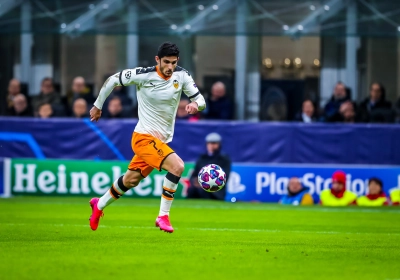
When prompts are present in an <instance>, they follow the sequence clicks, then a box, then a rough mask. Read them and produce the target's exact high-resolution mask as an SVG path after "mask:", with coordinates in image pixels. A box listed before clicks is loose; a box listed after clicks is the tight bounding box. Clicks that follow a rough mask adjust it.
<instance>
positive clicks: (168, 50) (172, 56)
mask: <svg viewBox="0 0 400 280" xmlns="http://www.w3.org/2000/svg"><path fill="white" fill-rule="evenodd" d="M178 60H179V49H178V46H177V45H175V44H173V43H171V42H165V43H162V44H161V46H160V47H159V48H158V52H157V55H156V61H157V66H158V69H159V70H160V71H161V73H162V74H163V75H164V76H166V77H170V76H171V75H172V73H173V72H174V70H175V68H176V66H177V65H178Z"/></svg>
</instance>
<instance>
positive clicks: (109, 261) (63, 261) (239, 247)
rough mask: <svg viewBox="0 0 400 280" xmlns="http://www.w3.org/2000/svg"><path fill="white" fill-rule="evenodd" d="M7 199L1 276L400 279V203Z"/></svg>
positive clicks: (0, 219) (0, 203) (0, 222)
mask: <svg viewBox="0 0 400 280" xmlns="http://www.w3.org/2000/svg"><path fill="white" fill-rule="evenodd" d="M88 201H89V199H88V198H72V197H66V198H59V197H58V198H55V197H46V198H45V197H40V198H39V197H16V198H11V199H0V279H68V280H71V279H72V280H78V279H96V280H99V279H108V280H109V279H174V280H175V279H207V280H212V279H392V280H394V279H400V208H394V207H391V208H390V207H387V208H379V209H368V208H356V207H349V208H340V209H339V208H323V207H319V206H314V207H286V206H279V205H274V204H245V203H235V204H232V203H224V202H214V201H188V200H176V201H174V204H173V208H172V211H171V221H172V224H173V226H174V227H175V232H174V233H173V234H168V233H164V232H161V231H160V230H158V229H157V228H155V227H154V221H155V218H156V216H157V214H158V207H159V200H158V199H157V200H155V199H132V198H125V199H124V198H122V199H121V200H119V201H118V202H116V203H114V204H113V205H111V206H109V207H108V208H107V209H106V211H105V217H104V218H103V219H102V220H101V223H100V227H99V229H98V230H97V231H96V232H93V231H91V230H90V228H89V224H88V218H89V215H90V207H89V203H88Z"/></svg>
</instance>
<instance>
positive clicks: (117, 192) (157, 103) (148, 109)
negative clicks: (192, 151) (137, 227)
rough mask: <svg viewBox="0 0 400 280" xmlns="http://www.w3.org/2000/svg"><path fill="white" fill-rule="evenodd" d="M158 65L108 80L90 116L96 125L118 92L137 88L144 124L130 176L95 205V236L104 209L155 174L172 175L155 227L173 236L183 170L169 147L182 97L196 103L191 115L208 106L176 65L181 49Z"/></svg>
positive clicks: (163, 54)
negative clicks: (175, 202)
mask: <svg viewBox="0 0 400 280" xmlns="http://www.w3.org/2000/svg"><path fill="white" fill-rule="evenodd" d="M155 59H156V62H157V66H153V67H147V68H142V67H138V68H134V69H127V70H123V71H121V72H120V73H117V74H114V75H113V76H111V77H109V78H108V79H107V80H106V81H105V83H104V85H103V87H102V89H101V91H100V94H99V96H98V97H97V100H96V101H95V103H94V106H93V108H92V109H91V110H90V119H91V121H98V120H99V119H100V117H101V110H102V107H103V104H104V101H105V100H106V98H107V97H108V96H109V94H110V92H111V91H112V90H113V88H114V87H116V86H129V85H136V88H137V99H138V111H139V122H138V124H137V125H136V128H135V131H134V133H133V135H132V142H131V143H132V149H133V151H134V153H135V156H134V157H133V158H132V160H131V162H130V163H129V166H128V170H127V171H126V173H125V174H124V175H123V176H121V177H120V178H119V179H117V180H116V181H115V182H114V183H113V184H112V186H111V188H110V189H109V190H108V191H107V192H106V193H105V194H104V195H103V196H102V197H101V198H100V199H99V198H92V199H91V200H90V206H91V207H92V215H91V216H90V219H89V221H90V227H91V229H92V230H96V229H97V227H98V225H99V221H100V217H102V216H103V210H104V208H105V207H107V206H108V205H110V204H111V203H113V202H114V201H115V200H117V199H119V198H120V197H121V196H122V195H123V194H124V193H125V192H127V191H128V190H129V189H131V188H134V187H136V186H137V185H138V184H139V182H140V181H141V180H143V179H144V178H145V177H146V176H148V175H149V174H150V173H151V171H152V170H153V169H154V168H156V169H158V170H160V171H161V170H162V169H164V170H166V171H168V173H167V175H166V176H165V178H164V183H163V192H162V197H161V205H160V212H159V216H158V217H157V219H156V226H157V227H159V228H160V230H163V231H165V232H170V233H172V232H173V231H174V229H173V227H172V226H171V223H170V221H169V211H170V208H171V204H172V201H173V199H174V194H175V191H176V189H177V187H178V182H179V179H180V178H181V175H182V172H183V170H184V164H183V161H182V159H181V158H180V157H179V156H178V155H177V154H176V153H174V151H173V150H172V149H171V148H170V147H169V146H168V144H167V143H169V142H171V141H172V137H173V135H174V126H175V115H176V111H177V109H178V105H179V100H180V98H181V93H182V91H183V92H184V93H185V94H186V95H187V97H188V98H189V99H190V101H191V103H189V104H188V105H187V106H186V111H187V112H188V113H189V114H196V113H197V112H198V111H202V110H204V108H205V107H206V103H205V100H204V97H203V96H202V95H201V94H200V92H199V90H198V89H197V86H196V84H195V83H194V81H193V78H192V77H191V76H190V74H189V73H188V72H187V71H186V70H185V69H183V68H181V67H179V66H178V65H177V64H178V60H179V49H178V47H177V46H176V45H175V44H172V43H170V42H166V43H163V44H162V45H161V46H160V47H159V49H158V53H157V56H156V57H155Z"/></svg>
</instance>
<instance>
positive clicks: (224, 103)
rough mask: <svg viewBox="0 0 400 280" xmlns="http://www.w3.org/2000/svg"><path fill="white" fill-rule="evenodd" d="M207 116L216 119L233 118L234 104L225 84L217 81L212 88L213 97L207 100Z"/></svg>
mask: <svg viewBox="0 0 400 280" xmlns="http://www.w3.org/2000/svg"><path fill="white" fill-rule="evenodd" d="M204 114H205V117H206V118H207V119H214V120H231V119H233V104H232V102H231V101H230V100H229V99H228V97H227V96H226V89H225V85H224V84H223V83H222V82H216V83H214V84H213V86H212V88H211V97H210V98H208V100H207V107H206V109H205V112H204Z"/></svg>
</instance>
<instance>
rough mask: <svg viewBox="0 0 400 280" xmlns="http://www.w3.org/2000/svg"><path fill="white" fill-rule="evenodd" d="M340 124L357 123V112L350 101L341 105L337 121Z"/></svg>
mask: <svg viewBox="0 0 400 280" xmlns="http://www.w3.org/2000/svg"><path fill="white" fill-rule="evenodd" d="M336 121H338V122H344V123H355V122H356V112H355V109H354V104H353V102H351V101H350V100H348V101H345V102H343V103H342V104H341V105H340V109H339V115H338V117H337V119H336Z"/></svg>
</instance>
